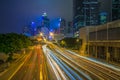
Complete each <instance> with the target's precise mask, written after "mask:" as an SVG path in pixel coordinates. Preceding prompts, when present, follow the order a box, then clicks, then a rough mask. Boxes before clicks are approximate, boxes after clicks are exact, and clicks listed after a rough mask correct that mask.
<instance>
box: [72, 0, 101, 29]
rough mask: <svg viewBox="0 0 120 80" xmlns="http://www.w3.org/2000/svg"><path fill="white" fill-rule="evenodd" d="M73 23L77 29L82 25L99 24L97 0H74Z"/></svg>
mask: <svg viewBox="0 0 120 80" xmlns="http://www.w3.org/2000/svg"><path fill="white" fill-rule="evenodd" d="M73 8H74V17H73V20H74V21H73V25H74V27H75V28H76V30H78V29H79V28H81V27H84V26H91V25H98V24H99V2H98V0H74V2H73Z"/></svg>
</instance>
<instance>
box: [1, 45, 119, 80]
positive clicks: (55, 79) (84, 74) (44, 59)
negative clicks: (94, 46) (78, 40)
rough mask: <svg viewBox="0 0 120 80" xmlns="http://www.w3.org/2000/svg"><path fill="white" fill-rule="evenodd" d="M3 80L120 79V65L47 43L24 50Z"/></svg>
mask: <svg viewBox="0 0 120 80" xmlns="http://www.w3.org/2000/svg"><path fill="white" fill-rule="evenodd" d="M0 80H120V69H119V68H115V67H111V66H109V65H106V64H103V63H101V62H98V61H95V60H92V59H89V58H87V57H83V56H80V55H78V54H76V53H74V52H72V51H70V50H67V49H65V48H61V47H58V46H56V45H54V44H52V43H47V45H44V46H41V45H36V46H34V47H33V49H31V50H30V51H29V53H26V54H23V55H22V56H21V57H20V58H19V59H17V60H16V61H15V62H13V63H12V64H11V67H9V68H8V69H7V70H6V71H5V73H4V74H3V75H0Z"/></svg>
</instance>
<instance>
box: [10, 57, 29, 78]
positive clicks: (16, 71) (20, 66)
mask: <svg viewBox="0 0 120 80" xmlns="http://www.w3.org/2000/svg"><path fill="white" fill-rule="evenodd" d="M27 58H28V56H27ZM27 58H25V60H24V62H22V63H21V64H20V66H19V67H18V68H17V69H16V70H15V72H14V73H13V74H12V75H11V76H10V77H9V78H8V80H11V78H12V77H13V76H14V75H15V74H16V73H17V71H18V70H19V69H20V68H21V67H22V66H23V64H24V63H25V61H26V59H27Z"/></svg>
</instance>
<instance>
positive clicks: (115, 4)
mask: <svg viewBox="0 0 120 80" xmlns="http://www.w3.org/2000/svg"><path fill="white" fill-rule="evenodd" d="M118 19H120V0H112V21H114V20H118Z"/></svg>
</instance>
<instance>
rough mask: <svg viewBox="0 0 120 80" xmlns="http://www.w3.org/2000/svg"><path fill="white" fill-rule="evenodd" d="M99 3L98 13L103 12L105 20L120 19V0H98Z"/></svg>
mask: <svg viewBox="0 0 120 80" xmlns="http://www.w3.org/2000/svg"><path fill="white" fill-rule="evenodd" d="M99 3H100V9H99V11H100V14H101V13H105V14H104V16H105V15H106V17H107V22H111V21H114V20H118V19H120V0H99ZM102 17H103V16H102Z"/></svg>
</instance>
